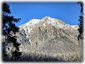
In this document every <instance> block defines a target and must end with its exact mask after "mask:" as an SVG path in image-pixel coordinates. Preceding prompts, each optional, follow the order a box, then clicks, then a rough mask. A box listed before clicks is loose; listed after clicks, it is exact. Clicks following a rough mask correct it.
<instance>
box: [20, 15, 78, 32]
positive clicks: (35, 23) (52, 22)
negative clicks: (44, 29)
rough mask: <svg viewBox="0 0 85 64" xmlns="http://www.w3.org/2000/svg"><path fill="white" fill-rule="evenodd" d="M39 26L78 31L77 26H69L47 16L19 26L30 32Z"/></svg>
mask: <svg viewBox="0 0 85 64" xmlns="http://www.w3.org/2000/svg"><path fill="white" fill-rule="evenodd" d="M40 24H43V26H46V25H47V24H49V25H52V26H54V27H56V28H63V29H64V28H65V29H69V28H71V29H78V25H69V24H66V23H64V22H63V21H61V20H59V19H56V18H51V17H49V16H45V17H44V18H42V19H32V20H30V21H29V22H27V23H25V24H23V25H21V26H23V28H24V27H25V26H27V28H28V29H29V31H30V30H32V28H33V27H36V26H38V25H40Z"/></svg>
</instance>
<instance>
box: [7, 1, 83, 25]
mask: <svg viewBox="0 0 85 64" xmlns="http://www.w3.org/2000/svg"><path fill="white" fill-rule="evenodd" d="M8 5H9V6H10V10H11V15H13V16H15V17H16V18H21V20H20V22H18V23H16V25H17V26H20V25H22V24H25V23H27V22H28V21H29V20H31V19H41V18H43V17H45V16H50V17H53V18H57V19H60V20H62V21H64V22H65V23H67V24H71V25H76V24H79V21H78V19H79V16H80V15H81V12H80V5H79V4H77V3H73V2H67V3H65V2H62V3H58V2H56V3H43V2H42V3H40V2H37V3H33V2H31V3H25V2H24V3H19V2H12V3H11V2H9V3H8Z"/></svg>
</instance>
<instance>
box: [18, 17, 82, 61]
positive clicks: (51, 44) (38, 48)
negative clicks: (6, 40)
mask: <svg viewBox="0 0 85 64" xmlns="http://www.w3.org/2000/svg"><path fill="white" fill-rule="evenodd" d="M77 29H78V26H77V25H72V26H71V25H68V24H65V23H64V22H62V21H61V20H58V19H54V18H51V17H47V16H46V17H44V18H42V19H32V20H30V21H29V22H28V23H26V24H23V25H21V26H20V30H19V33H17V36H18V38H17V39H18V42H20V43H21V45H20V51H21V52H22V56H21V57H23V58H22V59H23V60H25V61H26V60H27V61H29V60H30V59H31V58H29V56H32V58H33V59H34V60H35V61H36V58H35V56H36V57H37V58H38V60H40V59H39V58H42V60H43V58H44V59H46V58H47V57H49V61H50V60H51V61H52V60H53V59H57V60H56V61H59V60H61V61H62V60H63V61H82V53H83V52H82V48H83V46H82V42H81V41H78V39H77V37H78V34H79V33H78V30H77ZM33 59H31V61H32V60H33ZM40 61H41V60H40ZM43 61H44V60H43Z"/></svg>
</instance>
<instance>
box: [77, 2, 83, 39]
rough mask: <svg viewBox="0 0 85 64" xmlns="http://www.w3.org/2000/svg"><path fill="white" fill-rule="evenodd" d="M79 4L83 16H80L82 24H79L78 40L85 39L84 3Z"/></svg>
mask: <svg viewBox="0 0 85 64" xmlns="http://www.w3.org/2000/svg"><path fill="white" fill-rule="evenodd" d="M78 4H80V6H81V15H80V16H79V21H80V24H79V29H78V31H79V33H80V34H79V36H78V40H79V39H80V38H81V39H82V38H83V3H82V2H78Z"/></svg>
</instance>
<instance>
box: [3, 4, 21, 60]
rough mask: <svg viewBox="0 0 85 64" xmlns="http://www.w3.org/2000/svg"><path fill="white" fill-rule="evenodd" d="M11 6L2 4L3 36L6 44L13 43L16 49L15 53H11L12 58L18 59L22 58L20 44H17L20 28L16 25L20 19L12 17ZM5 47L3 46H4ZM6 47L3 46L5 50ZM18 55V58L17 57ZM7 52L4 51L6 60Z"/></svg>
mask: <svg viewBox="0 0 85 64" xmlns="http://www.w3.org/2000/svg"><path fill="white" fill-rule="evenodd" d="M10 13H11V12H10V9H9V5H8V4H6V3H3V4H2V23H3V24H2V35H3V36H5V42H3V43H5V44H7V45H8V44H9V43H13V46H14V47H15V51H13V52H11V54H12V57H13V58H14V57H15V59H16V57H17V58H19V57H20V55H21V52H19V45H20V44H19V43H18V42H17V36H15V34H16V33H17V32H18V30H19V28H18V27H17V26H16V25H15V22H18V21H19V20H20V18H18V19H17V18H14V16H10V15H9V14H10ZM2 45H3V44H2ZM5 47H6V46H5V45H3V48H5ZM17 54H18V56H17ZM5 56H7V54H6V50H5V49H3V57H4V58H6V57H5Z"/></svg>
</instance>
